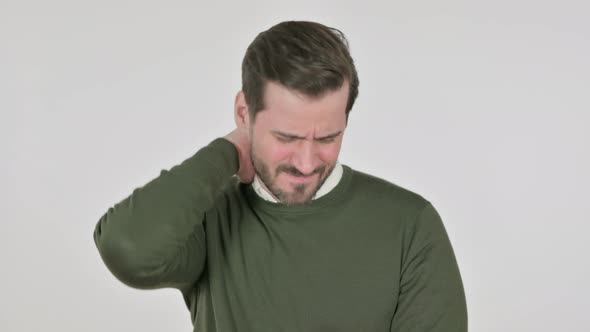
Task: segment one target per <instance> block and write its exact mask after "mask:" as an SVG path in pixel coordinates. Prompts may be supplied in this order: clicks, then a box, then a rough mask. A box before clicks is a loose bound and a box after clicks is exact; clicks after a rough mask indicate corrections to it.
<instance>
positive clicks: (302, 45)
mask: <svg viewBox="0 0 590 332" xmlns="http://www.w3.org/2000/svg"><path fill="white" fill-rule="evenodd" d="M345 80H347V81H348V83H349V92H348V103H347V105H346V119H347V121H348V113H350V111H351V109H352V106H353V105H354V101H355V100H356V97H357V95H358V86H359V80H358V76H357V73H356V68H355V66H354V61H353V60H352V57H351V56H350V53H349V45H348V41H347V40H346V37H345V36H344V34H343V33H342V32H341V31H340V30H338V29H335V28H331V27H327V26H325V25H322V24H320V23H315V22H307V21H287V22H281V23H279V24H277V25H275V26H273V27H271V28H270V29H268V30H266V31H263V32H261V33H260V34H258V36H257V37H256V38H255V39H254V41H252V43H251V44H250V46H248V49H247V50H246V55H245V56H244V60H243V62H242V91H243V92H244V95H245V98H246V102H247V104H248V109H249V113H250V117H251V119H252V120H254V119H255V116H256V114H257V113H258V112H259V111H261V110H263V109H264V86H265V83H266V82H267V81H273V82H277V83H280V84H281V85H283V86H285V87H286V88H288V89H291V90H295V91H297V92H301V93H303V94H305V95H307V96H310V97H321V96H322V95H323V94H324V93H326V92H329V91H335V90H338V89H339V88H340V87H342V84H343V83H344V81H345Z"/></svg>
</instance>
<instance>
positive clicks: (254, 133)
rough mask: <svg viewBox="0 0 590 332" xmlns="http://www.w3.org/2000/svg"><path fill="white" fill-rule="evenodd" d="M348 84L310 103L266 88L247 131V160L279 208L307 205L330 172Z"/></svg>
mask: <svg viewBox="0 0 590 332" xmlns="http://www.w3.org/2000/svg"><path fill="white" fill-rule="evenodd" d="M347 101H348V83H347V82H345V83H344V84H343V85H342V87H341V88H340V89H339V90H337V91H334V92H328V93H326V94H325V95H322V96H321V97H319V98H310V97H307V96H304V95H302V94H299V93H296V92H292V91H289V90H287V89H286V88H285V87H284V86H282V85H280V84H277V83H274V82H268V83H267V85H266V87H265V93H264V105H265V109H264V110H263V111H261V112H259V113H258V114H257V115H256V119H255V121H254V123H252V124H251V126H250V156H251V159H252V163H253V165H254V169H255V170H256V173H257V174H258V176H259V177H260V179H261V180H262V182H263V185H264V186H265V187H266V189H267V190H268V191H270V192H271V193H272V194H273V195H274V196H275V197H276V198H277V199H279V201H280V202H281V203H284V204H288V205H296V204H303V203H307V202H309V201H310V200H311V199H312V198H313V196H314V195H315V193H316V192H317V191H318V189H319V188H320V187H321V185H322V184H323V183H324V181H325V180H326V178H327V177H328V175H330V173H331V172H332V170H333V169H334V166H335V165H336V161H337V160H338V154H339V153H340V146H341V144H342V138H343V135H344V130H345V129H346V113H345V110H346V104H347Z"/></svg>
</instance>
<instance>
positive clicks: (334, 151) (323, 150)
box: [318, 144, 340, 163]
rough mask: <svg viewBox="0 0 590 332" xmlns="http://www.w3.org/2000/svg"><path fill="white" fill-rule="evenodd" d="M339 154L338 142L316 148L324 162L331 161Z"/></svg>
mask: <svg viewBox="0 0 590 332" xmlns="http://www.w3.org/2000/svg"><path fill="white" fill-rule="evenodd" d="M339 154H340V144H334V145H327V146H323V147H320V148H318V155H319V157H320V159H322V160H323V161H324V162H326V163H333V162H334V161H336V159H338V155H339Z"/></svg>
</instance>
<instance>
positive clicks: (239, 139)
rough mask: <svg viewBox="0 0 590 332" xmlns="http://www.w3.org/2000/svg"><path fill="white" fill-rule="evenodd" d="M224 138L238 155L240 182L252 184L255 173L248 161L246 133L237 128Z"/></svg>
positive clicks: (248, 143) (248, 149) (248, 140)
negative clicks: (231, 144)
mask: <svg viewBox="0 0 590 332" xmlns="http://www.w3.org/2000/svg"><path fill="white" fill-rule="evenodd" d="M224 138H225V139H226V140H228V141H230V142H232V143H233V144H234V146H235V147H236V149H237V150H238V154H239V155H240V158H239V159H240V168H239V170H238V177H239V178H240V182H243V183H250V182H252V180H254V174H255V172H254V166H253V165H252V160H251V159H250V139H249V137H248V133H247V132H246V131H245V130H244V129H240V128H237V129H234V131H232V132H231V133H229V134H227V135H226V136H225V137H224Z"/></svg>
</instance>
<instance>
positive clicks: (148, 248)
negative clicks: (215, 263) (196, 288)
mask: <svg viewBox="0 0 590 332" xmlns="http://www.w3.org/2000/svg"><path fill="white" fill-rule="evenodd" d="M238 167H239V159H238V152H237V149H236V148H235V147H234V145H233V143H231V142H230V141H228V140H226V139H224V138H217V139H215V140H213V141H212V142H210V143H209V145H207V146H205V147H203V148H201V149H200V150H198V151H197V152H196V153H195V154H194V155H193V156H191V157H190V158H188V159H186V160H185V161H183V162H182V163H181V164H179V165H176V166H174V167H172V168H171V169H170V170H162V171H161V172H160V175H159V176H158V177H156V178H155V179H153V180H151V181H150V182H148V183H147V184H145V185H144V186H142V187H139V188H136V189H135V190H133V192H132V193H131V195H130V196H128V197H127V198H125V199H124V200H122V201H121V202H119V203H117V204H115V205H114V206H113V207H111V208H109V209H108V211H107V212H106V213H104V215H103V216H102V217H101V218H100V220H99V221H98V223H97V224H96V227H95V228H94V233H93V236H94V242H95V244H96V247H97V248H98V251H99V253H100V256H101V257H102V260H103V261H104V263H105V265H106V266H107V268H108V269H109V270H110V271H111V272H112V273H113V275H114V276H115V277H117V279H119V280H120V281H121V282H123V283H124V284H126V285H128V286H130V287H134V288H139V289H155V288H164V287H174V288H179V289H180V287H183V286H186V285H189V284H192V283H194V282H196V280H197V279H198V278H199V276H200V274H201V272H202V271H203V267H204V265H205V260H206V243H205V229H204V225H203V223H204V216H205V212H206V211H207V210H209V209H210V208H212V207H213V206H214V202H215V197H216V196H217V195H218V194H219V193H220V192H221V191H222V188H223V186H224V185H225V184H226V183H227V181H229V180H230V179H231V176H232V175H234V174H235V173H236V172H237V170H238Z"/></svg>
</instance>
